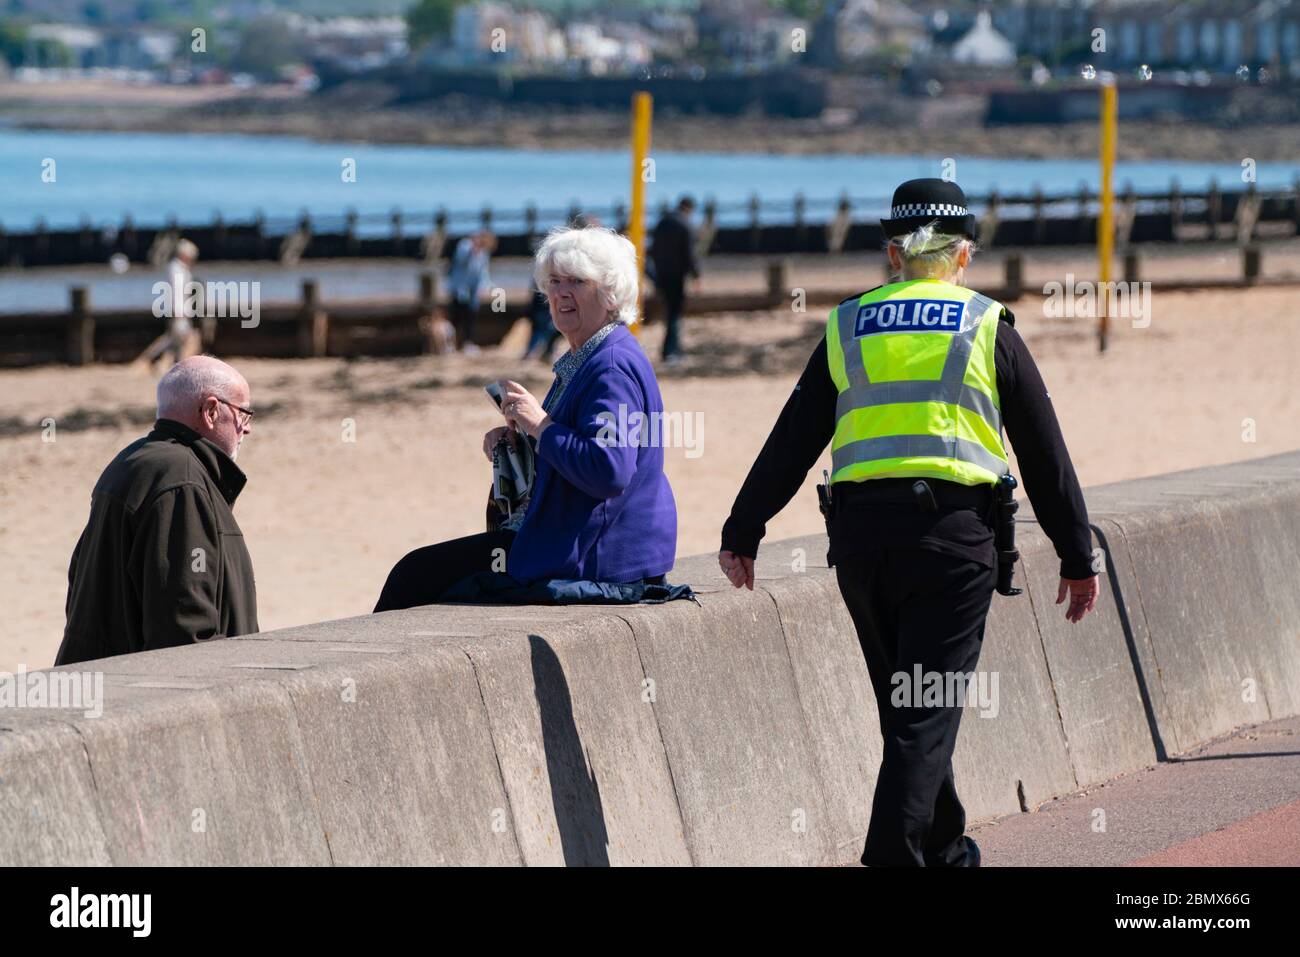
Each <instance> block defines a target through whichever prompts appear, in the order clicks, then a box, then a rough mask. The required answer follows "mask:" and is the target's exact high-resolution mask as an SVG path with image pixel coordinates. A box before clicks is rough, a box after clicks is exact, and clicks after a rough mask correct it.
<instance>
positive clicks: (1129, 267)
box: [1124, 249, 1142, 282]
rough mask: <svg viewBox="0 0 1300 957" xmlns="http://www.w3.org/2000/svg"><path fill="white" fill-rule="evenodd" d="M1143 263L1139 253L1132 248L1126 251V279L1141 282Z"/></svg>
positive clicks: (1126, 280)
mask: <svg viewBox="0 0 1300 957" xmlns="http://www.w3.org/2000/svg"><path fill="white" fill-rule="evenodd" d="M1141 276H1142V264H1141V262H1140V261H1139V259H1138V254H1137V253H1136V252H1135V251H1134V250H1132V249H1130V250H1128V251H1127V252H1125V253H1124V281H1125V282H1141V281H1142V279H1141Z"/></svg>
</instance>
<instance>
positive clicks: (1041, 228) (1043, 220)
mask: <svg viewBox="0 0 1300 957" xmlns="http://www.w3.org/2000/svg"><path fill="white" fill-rule="evenodd" d="M1045 242H1047V213H1046V212H1045V211H1044V208H1043V188H1042V187H1041V186H1035V187H1034V244H1035V245H1038V246H1041V245H1043V244H1044V243H1045Z"/></svg>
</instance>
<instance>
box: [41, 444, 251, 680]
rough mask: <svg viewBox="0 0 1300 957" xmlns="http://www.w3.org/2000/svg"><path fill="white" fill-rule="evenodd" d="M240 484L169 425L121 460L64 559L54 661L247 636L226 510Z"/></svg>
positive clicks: (215, 453)
mask: <svg viewBox="0 0 1300 957" xmlns="http://www.w3.org/2000/svg"><path fill="white" fill-rule="evenodd" d="M245 481H246V479H245V476H244V473H243V472H242V471H240V469H239V467H238V466H237V465H235V463H234V462H233V461H232V460H231V459H230V457H229V456H227V455H226V454H225V453H224V452H222V451H221V450H220V449H218V448H217V447H216V446H215V445H213V444H212V443H211V442H209V441H208V440H207V439H204V438H202V437H201V436H200V435H199V434H198V433H196V432H194V431H193V430H192V429H190V428H187V427H186V426H184V425H181V424H180V423H178V422H173V421H171V420H169V419H159V420H158V421H157V422H156V423H155V424H154V428H153V431H152V432H150V433H149V434H148V435H146V436H145V437H144V438H142V439H139V440H137V441H135V442H132V443H131V444H130V445H128V446H127V447H126V448H125V449H123V450H122V451H121V452H119V453H118V454H117V457H116V458H115V459H113V461H112V462H111V463H109V466H108V468H106V469H104V474H103V475H101V476H100V477H99V481H98V482H97V483H95V490H94V492H92V493H91V497H90V520H89V521H88V522H87V523H86V528H85V531H83V532H82V533H81V538H80V539H79V540H78V541H77V547H76V549H75V550H74V551H73V553H72V563H71V565H70V566H69V568H68V603H67V624H66V625H65V627H64V630H63V644H62V646H61V647H60V648H59V655H58V658H57V659H56V660H55V664H57V665H67V664H73V663H75V662H79V661H90V660H92V659H94V658H106V657H109V656H110V655H123V654H127V653H129V652H133V651H145V650H147V649H150V648H167V647H170V646H172V645H186V644H190V643H193V642H196V641H206V640H207V639H209V638H221V637H229V636H231V635H246V634H251V633H253V632H256V631H257V591H256V587H255V585H254V583H253V563H252V560H251V559H250V558H249V555H248V549H247V548H245V547H244V535H243V532H241V531H240V530H239V524H238V523H237V522H236V521H235V515H234V513H233V512H232V511H231V507H232V506H233V505H234V503H235V497H236V496H237V495H239V492H240V490H241V489H242V488H243V487H244V482H245Z"/></svg>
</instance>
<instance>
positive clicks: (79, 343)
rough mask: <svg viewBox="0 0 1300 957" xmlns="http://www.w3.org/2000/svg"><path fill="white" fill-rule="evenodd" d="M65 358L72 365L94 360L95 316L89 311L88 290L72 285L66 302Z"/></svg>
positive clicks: (84, 363) (86, 363)
mask: <svg viewBox="0 0 1300 957" xmlns="http://www.w3.org/2000/svg"><path fill="white" fill-rule="evenodd" d="M67 359H68V362H70V363H71V364H72V365H74V366H84V365H88V364H89V363H91V362H94V361H95V317H94V316H93V315H91V313H90V290H89V289H87V288H86V287H85V286H73V287H72V289H71V290H70V296H69V303H68V325H67Z"/></svg>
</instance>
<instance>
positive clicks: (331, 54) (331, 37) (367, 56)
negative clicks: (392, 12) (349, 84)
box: [285, 14, 407, 73]
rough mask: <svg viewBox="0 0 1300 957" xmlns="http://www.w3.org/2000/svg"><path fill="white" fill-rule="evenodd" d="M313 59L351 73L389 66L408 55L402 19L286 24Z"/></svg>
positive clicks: (294, 19) (291, 20)
mask: <svg viewBox="0 0 1300 957" xmlns="http://www.w3.org/2000/svg"><path fill="white" fill-rule="evenodd" d="M285 22H286V23H287V25H288V27H289V29H290V30H291V31H293V33H294V35H295V36H297V37H298V38H299V39H300V40H301V41H302V46H303V48H304V49H305V50H306V52H307V55H308V57H309V58H310V59H312V60H314V61H318V62H324V63H329V64H332V65H334V66H337V67H340V68H341V69H343V70H346V71H348V72H350V73H360V72H364V71H366V70H373V69H377V68H379V67H382V66H387V65H388V64H389V63H392V62H394V61H396V60H399V59H401V58H402V57H404V56H406V54H407V41H406V20H405V19H404V18H402V17H323V18H321V17H304V16H300V15H298V14H291V15H288V16H287V17H286V21H285Z"/></svg>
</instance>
